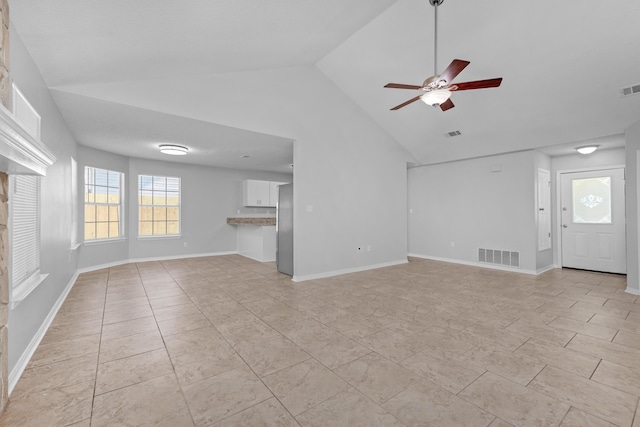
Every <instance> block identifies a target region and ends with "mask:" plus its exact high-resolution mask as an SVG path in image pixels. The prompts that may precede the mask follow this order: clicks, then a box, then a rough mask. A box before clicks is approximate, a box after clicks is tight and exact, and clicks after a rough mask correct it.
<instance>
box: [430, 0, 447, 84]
mask: <svg viewBox="0 0 640 427" xmlns="http://www.w3.org/2000/svg"><path fill="white" fill-rule="evenodd" d="M443 2H444V0H429V3H431V6H433V7H434V9H435V10H434V15H433V21H434V24H433V75H434V76H436V75H438V6H440V5H441V4H442V3H443Z"/></svg>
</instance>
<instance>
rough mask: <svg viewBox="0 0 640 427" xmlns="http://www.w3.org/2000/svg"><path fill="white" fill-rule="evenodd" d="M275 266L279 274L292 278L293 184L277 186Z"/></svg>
mask: <svg viewBox="0 0 640 427" xmlns="http://www.w3.org/2000/svg"><path fill="white" fill-rule="evenodd" d="M276 265H277V267H278V271H279V272H280V273H284V274H288V275H289V276H293V184H283V185H279V186H278V205H277V208H276Z"/></svg>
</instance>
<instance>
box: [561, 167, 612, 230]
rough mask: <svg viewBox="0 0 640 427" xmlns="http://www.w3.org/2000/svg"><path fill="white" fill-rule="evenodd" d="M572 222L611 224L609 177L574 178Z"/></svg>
mask: <svg viewBox="0 0 640 427" xmlns="http://www.w3.org/2000/svg"><path fill="white" fill-rule="evenodd" d="M571 189H572V194H573V222H574V224H611V177H610V176H602V177H598V178H586V179H574V180H572V181H571Z"/></svg>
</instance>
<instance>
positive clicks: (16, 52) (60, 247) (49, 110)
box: [9, 27, 77, 372]
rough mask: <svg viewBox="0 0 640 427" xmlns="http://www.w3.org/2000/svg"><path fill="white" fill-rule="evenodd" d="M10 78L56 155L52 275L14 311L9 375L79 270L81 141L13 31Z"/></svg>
mask: <svg viewBox="0 0 640 427" xmlns="http://www.w3.org/2000/svg"><path fill="white" fill-rule="evenodd" d="M11 78H12V79H13V80H14V82H15V83H16V84H17V85H18V87H19V88H20V90H21V91H22V92H23V93H24V95H25V96H26V97H27V99H28V100H29V102H30V103H31V104H32V105H33V106H34V108H35V109H36V110H37V111H38V112H39V114H40V115H41V116H42V141H43V142H44V143H45V144H46V145H47V146H48V147H49V149H51V151H52V152H53V153H54V155H55V156H56V157H57V159H58V160H57V161H56V163H55V164H54V165H53V166H51V167H49V169H48V170H47V176H46V177H43V178H42V181H41V182H42V186H41V198H40V202H41V209H42V210H41V212H42V213H41V223H40V224H41V236H40V245H41V271H42V272H43V273H48V274H49V275H48V277H47V278H46V279H45V281H44V282H42V283H41V284H40V285H39V286H38V288H36V289H35V290H34V291H33V292H32V293H31V294H30V295H29V296H28V297H27V298H26V299H25V300H24V301H22V302H21V303H20V304H19V305H18V306H17V307H16V308H14V309H12V310H11V311H10V313H9V371H10V372H11V371H12V370H13V369H14V368H15V367H16V365H17V363H18V360H19V359H20V357H22V355H23V354H24V353H25V352H26V351H28V350H29V346H30V344H31V343H32V340H33V338H34V337H35V336H36V335H37V333H38V330H39V329H40V328H41V326H42V325H43V322H45V320H46V318H47V316H48V315H49V313H50V312H51V310H52V308H53V307H54V305H55V304H56V301H57V300H58V298H59V297H60V296H61V294H62V293H63V291H64V289H65V288H66V286H67V285H68V284H69V283H70V281H71V280H72V278H73V277H74V274H75V272H76V264H77V260H76V257H77V254H76V253H75V252H74V251H71V249H70V246H71V234H72V230H71V228H72V226H71V222H72V221H71V218H72V213H71V209H72V206H73V204H72V201H71V198H72V193H71V160H70V159H71V157H72V156H74V157H75V156H76V142H75V140H74V138H73V136H72V135H71V133H70V132H69V129H68V128H67V126H66V123H65V122H64V120H63V119H62V117H61V115H60V112H59V111H58V109H57V107H56V105H55V104H54V102H53V99H52V98H51V96H50V94H49V90H48V89H47V87H46V85H45V83H44V81H43V80H42V77H41V75H40V72H39V71H38V68H37V67H36V65H35V63H34V62H33V60H32V58H31V57H30V55H29V53H28V52H27V50H26V48H25V47H24V45H23V43H22V40H21V39H20V35H19V34H18V32H17V31H16V30H15V28H14V27H11Z"/></svg>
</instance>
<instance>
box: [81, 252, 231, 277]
mask: <svg viewBox="0 0 640 427" xmlns="http://www.w3.org/2000/svg"><path fill="white" fill-rule="evenodd" d="M222 255H238V251H227V252H210V253H205V254H188V255H171V256H161V257H149V258H130V259H125V260H120V261H115V262H109V263H106V264H100V265H92V266H91V267H83V268H81V269H79V270H78V272H79V273H89V272H91V271H96V270H102V269H104V268H111V267H117V266H119V265H123V264H131V263H136V262H152V261H169V260H172V259H187V258H203V257H208V256H222Z"/></svg>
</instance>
